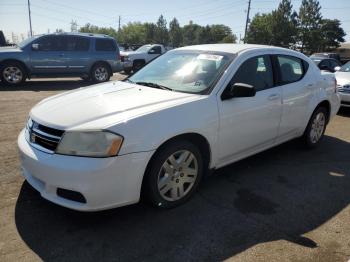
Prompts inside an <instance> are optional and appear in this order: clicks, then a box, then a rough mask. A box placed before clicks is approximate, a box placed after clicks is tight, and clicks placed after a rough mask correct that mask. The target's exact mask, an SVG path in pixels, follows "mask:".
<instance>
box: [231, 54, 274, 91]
mask: <svg viewBox="0 0 350 262" xmlns="http://www.w3.org/2000/svg"><path fill="white" fill-rule="evenodd" d="M231 83H232V84H235V83H243V84H248V85H252V86H254V88H255V89H256V91H261V90H264V89H267V88H271V87H273V74H272V67H271V61H270V57H269V56H268V55H264V56H256V57H252V58H249V59H248V60H246V61H245V62H244V63H243V64H242V65H241V66H240V67H239V68H238V70H237V72H236V73H235V75H234V76H233V78H232V80H231Z"/></svg>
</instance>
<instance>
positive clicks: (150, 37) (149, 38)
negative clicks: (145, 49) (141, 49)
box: [143, 23, 157, 43]
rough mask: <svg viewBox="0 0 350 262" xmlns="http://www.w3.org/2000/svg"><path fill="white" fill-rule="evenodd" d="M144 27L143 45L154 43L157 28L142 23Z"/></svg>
mask: <svg viewBox="0 0 350 262" xmlns="http://www.w3.org/2000/svg"><path fill="white" fill-rule="evenodd" d="M143 26H144V27H145V43H154V42H156V32H157V26H156V24H154V23H144V24H143Z"/></svg>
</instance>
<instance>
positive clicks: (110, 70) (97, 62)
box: [89, 60, 113, 76]
mask: <svg viewBox="0 0 350 262" xmlns="http://www.w3.org/2000/svg"><path fill="white" fill-rule="evenodd" d="M98 64H104V65H106V66H107V68H108V70H109V74H110V75H111V76H112V74H113V73H112V72H113V71H112V67H111V65H110V64H109V63H108V62H106V61H104V60H98V61H95V62H94V63H93V64H92V65H91V67H90V71H89V72H90V74H91V73H92V69H93V68H94V66H95V65H98Z"/></svg>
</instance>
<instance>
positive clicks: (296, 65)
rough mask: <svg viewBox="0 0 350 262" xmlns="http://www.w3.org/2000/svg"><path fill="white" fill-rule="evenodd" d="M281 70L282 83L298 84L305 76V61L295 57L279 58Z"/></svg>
mask: <svg viewBox="0 0 350 262" xmlns="http://www.w3.org/2000/svg"><path fill="white" fill-rule="evenodd" d="M277 61H278V64H279V69H280V73H281V76H280V81H279V82H280V83H281V84H288V83H293V82H297V81H299V80H300V79H302V78H303V77H304V75H305V70H304V63H303V60H302V59H300V58H297V57H294V56H277Z"/></svg>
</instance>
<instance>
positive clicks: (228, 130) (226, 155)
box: [218, 55, 282, 166]
mask: <svg viewBox="0 0 350 262" xmlns="http://www.w3.org/2000/svg"><path fill="white" fill-rule="evenodd" d="M234 83H244V84H249V85H252V86H254V87H255V89H256V95H255V96H254V97H239V98H232V99H228V100H224V101H222V100H221V98H219V101H218V104H219V114H220V128H219V159H218V160H219V161H218V162H219V166H222V165H225V164H227V163H230V162H232V161H234V160H238V159H240V158H243V157H245V156H247V155H250V154H253V153H255V152H258V151H260V150H261V149H264V148H266V147H269V146H271V145H272V144H273V143H274V141H275V139H276V136H277V132H278V127H279V123H280V119H281V113H282V103H281V101H282V92H281V88H280V87H275V86H274V81H273V73H272V66H271V59H270V56H268V55H261V56H256V57H252V58H249V59H247V60H246V61H245V62H243V63H242V65H241V66H240V67H239V69H238V70H237V71H236V73H235V74H234V76H233V78H232V80H231V82H230V84H234Z"/></svg>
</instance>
